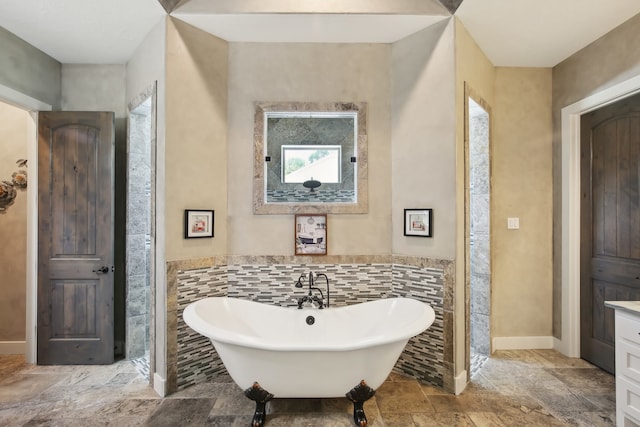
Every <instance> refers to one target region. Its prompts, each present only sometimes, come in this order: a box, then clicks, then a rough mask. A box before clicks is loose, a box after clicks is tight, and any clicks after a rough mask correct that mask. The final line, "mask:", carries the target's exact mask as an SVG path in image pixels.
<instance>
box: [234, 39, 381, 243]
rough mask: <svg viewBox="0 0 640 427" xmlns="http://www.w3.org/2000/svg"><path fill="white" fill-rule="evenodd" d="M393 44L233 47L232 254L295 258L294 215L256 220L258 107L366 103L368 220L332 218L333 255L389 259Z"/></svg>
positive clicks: (358, 216)
mask: <svg viewBox="0 0 640 427" xmlns="http://www.w3.org/2000/svg"><path fill="white" fill-rule="evenodd" d="M390 54H391V48H390V46H389V45H379V44H378V45H375V44H295V43H287V44H266V43H260V44H259V43H231V44H230V46H229V142H228V147H229V165H231V167H230V168H229V191H228V197H229V218H228V219H229V254H231V255H293V253H294V241H293V221H294V217H293V215H254V214H253V199H252V194H253V158H254V157H253V117H254V102H256V101H265V102H270V101H271V102H287V101H300V102H335V101H345V102H349V101H356V102H367V103H368V118H367V123H368V143H369V155H368V181H369V212H368V213H367V214H348V215H331V214H330V215H329V216H328V218H327V225H328V238H327V242H328V253H329V254H330V255H358V254H367V255H374V254H389V253H390V250H391V240H390V239H391V210H390V202H391V184H390V174H391V169H390V168H391V160H390V156H391V147H390V132H391V129H390V125H391V121H390V119H391V112H390V105H389V99H390Z"/></svg>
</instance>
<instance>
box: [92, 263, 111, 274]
mask: <svg viewBox="0 0 640 427" xmlns="http://www.w3.org/2000/svg"><path fill="white" fill-rule="evenodd" d="M91 271H93V272H94V273H96V274H106V273H108V272H109V267H107V266H106V265H103V266H102V267H100V268H98V269H96V270H91Z"/></svg>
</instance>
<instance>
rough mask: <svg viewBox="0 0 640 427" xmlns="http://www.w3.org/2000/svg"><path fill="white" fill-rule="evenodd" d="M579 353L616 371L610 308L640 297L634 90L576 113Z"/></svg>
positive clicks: (639, 167)
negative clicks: (579, 119) (578, 132)
mask: <svg viewBox="0 0 640 427" xmlns="http://www.w3.org/2000/svg"><path fill="white" fill-rule="evenodd" d="M581 155H582V159H581V162H582V163H581V170H582V173H581V175H582V180H581V191H582V204H581V234H580V236H581V257H580V258H581V262H580V268H581V269H580V355H581V357H582V358H583V359H586V360H588V361H589V362H591V363H593V364H595V365H597V366H599V367H601V368H602V369H604V370H606V371H608V372H612V373H613V372H614V371H615V362H614V360H615V353H614V312H613V310H612V309H611V308H608V307H605V306H604V302H605V301H614V300H618V301H629V300H640V95H636V96H633V97H630V98H627V99H625V100H621V101H619V102H617V103H615V104H612V105H610V106H606V107H604V108H601V109H599V110H597V111H594V112H592V113H589V114H586V115H584V116H583V117H582V122H581Z"/></svg>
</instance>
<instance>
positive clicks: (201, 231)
mask: <svg viewBox="0 0 640 427" xmlns="http://www.w3.org/2000/svg"><path fill="white" fill-rule="evenodd" d="M196 237H213V211H209V210H191V209H187V210H185V211H184V238H185V239H193V238H196Z"/></svg>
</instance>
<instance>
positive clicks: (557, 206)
mask: <svg viewBox="0 0 640 427" xmlns="http://www.w3.org/2000/svg"><path fill="white" fill-rule="evenodd" d="M638 75H640V14H639V15H636V16H635V17H633V18H631V19H629V20H628V21H627V22H625V23H624V24H622V25H620V26H619V27H617V28H615V29H614V30H612V31H611V32H610V33H608V34H606V35H604V36H603V37H601V38H600V39H598V40H596V41H595V42H593V43H592V44H590V45H589V46H587V47H585V48H584V49H582V50H580V51H579V52H577V53H576V54H574V55H572V56H571V57H569V58H567V59H566V60H564V61H563V62H561V63H560V64H558V65H556V66H555V67H554V69H553V201H554V203H553V205H554V211H553V218H554V233H553V245H554V246H553V247H554V251H553V252H554V269H553V278H554V286H553V300H554V310H553V335H554V336H555V337H557V338H562V337H561V335H562V334H561V331H562V323H561V319H562V305H561V303H562V281H561V279H562V276H561V267H562V262H561V254H562V241H561V238H562V227H561V221H562V191H561V190H562V189H561V185H562V182H561V178H562V165H561V154H562V151H561V148H562V146H561V144H562V141H561V120H560V114H561V110H562V108H564V107H566V106H567V105H570V104H572V103H574V102H577V101H579V100H581V99H584V98H586V97H588V96H590V95H593V94H595V93H598V92H599V91H602V90H603V89H606V88H609V87H611V86H613V85H615V84H616V83H620V82H623V81H625V80H628V79H629V78H631V77H634V76H638Z"/></svg>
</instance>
